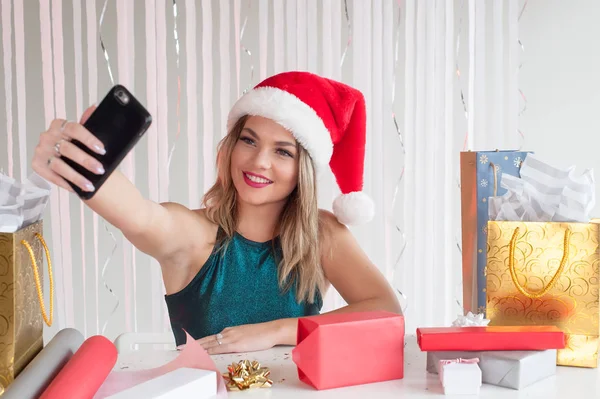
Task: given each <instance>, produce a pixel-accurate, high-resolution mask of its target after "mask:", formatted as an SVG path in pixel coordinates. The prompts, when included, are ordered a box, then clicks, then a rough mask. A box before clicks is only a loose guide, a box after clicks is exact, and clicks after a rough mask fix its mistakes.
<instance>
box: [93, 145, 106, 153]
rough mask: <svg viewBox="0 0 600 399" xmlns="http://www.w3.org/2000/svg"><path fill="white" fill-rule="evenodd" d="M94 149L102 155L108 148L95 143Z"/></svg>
mask: <svg viewBox="0 0 600 399" xmlns="http://www.w3.org/2000/svg"><path fill="white" fill-rule="evenodd" d="M94 150H95V151H96V152H97V153H98V154H100V155H105V154H106V150H105V149H104V148H102V147H101V146H99V145H98V144H95V145H94Z"/></svg>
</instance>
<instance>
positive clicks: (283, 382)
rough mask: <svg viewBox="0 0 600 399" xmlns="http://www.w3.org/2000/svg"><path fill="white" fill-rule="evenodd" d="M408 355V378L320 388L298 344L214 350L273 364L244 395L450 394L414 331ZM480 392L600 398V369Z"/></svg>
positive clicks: (148, 363) (138, 358)
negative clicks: (310, 379) (298, 354)
mask: <svg viewBox="0 0 600 399" xmlns="http://www.w3.org/2000/svg"><path fill="white" fill-rule="evenodd" d="M407 342H408V343H407V346H406V352H405V358H404V367H405V368H404V379H402V380H395V381H386V382H379V383H374V384H366V385H359V386H354V387H346V388H337V389H331V390H324V391H317V390H315V389H314V388H312V387H311V386H309V385H306V384H304V383H303V382H301V381H300V380H299V379H298V374H297V371H296V366H295V364H294V362H293V361H292V356H291V351H292V349H293V347H276V348H273V349H270V350H267V351H262V352H252V353H246V354H231V355H217V356H213V360H214V362H215V364H216V365H217V367H218V368H219V370H220V371H221V372H225V371H226V370H227V365H229V364H231V363H233V362H238V361H240V360H242V359H248V360H257V361H259V362H260V363H261V364H262V365H264V366H266V367H269V368H270V369H271V379H272V380H273V387H271V388H261V389H252V390H248V391H241V392H239V391H238V392H230V393H229V396H230V397H231V398H233V399H239V398H251V399H262V398H290V399H301V398H334V399H339V398H348V399H354V398H361V399H362V398H378V399H379V398H381V399H384V398H394V399H398V398H407V397H410V398H435V397H444V398H445V397H446V396H444V395H443V393H442V388H441V385H440V382H439V379H438V376H437V375H434V374H429V373H427V372H426V371H425V362H426V354H425V353H423V352H420V350H419V348H418V347H417V344H416V340H415V338H414V337H410V336H409V337H407ZM176 356H177V352H176V351H152V350H146V351H137V352H132V353H127V354H124V355H121V356H120V357H119V360H118V362H117V365H116V366H115V370H122V369H128V370H141V369H146V368H153V367H158V366H161V365H163V364H165V363H167V362H169V361H171V360H173V359H174V358H175V357H176ZM479 397H480V398H543V399H552V398H561V399H562V398H577V399H579V398H600V369H583V368H574V367H558V368H557V374H556V376H554V377H550V378H547V379H545V380H543V381H541V382H538V383H536V384H534V385H531V386H529V387H527V388H525V389H522V390H520V391H517V390H512V389H507V388H501V387H497V386H493V385H487V384H484V385H482V387H481V393H480V395H479Z"/></svg>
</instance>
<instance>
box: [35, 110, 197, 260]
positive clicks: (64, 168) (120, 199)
mask: <svg viewBox="0 0 600 399" xmlns="http://www.w3.org/2000/svg"><path fill="white" fill-rule="evenodd" d="M93 110H94V107H90V108H88V109H87V110H86V111H85V113H84V114H83V116H82V118H81V122H80V123H75V122H69V123H65V121H64V120H60V119H57V120H55V121H53V122H52V123H51V125H50V128H49V129H48V130H47V131H45V132H44V133H42V134H41V135H40V140H39V143H38V145H37V147H36V149H35V155H34V157H33V161H32V166H33V169H34V171H35V172H36V173H38V174H39V175H40V176H42V177H43V178H45V179H46V180H48V181H50V182H52V183H54V184H56V185H58V186H60V187H62V188H64V189H66V190H69V191H71V192H72V191H73V190H72V189H71V187H70V186H69V184H67V180H68V181H70V182H72V183H73V184H75V185H76V186H78V187H80V188H81V189H82V190H84V191H93V190H94V187H92V186H91V183H90V182H89V181H87V180H86V179H85V178H84V177H83V176H82V175H80V174H79V173H77V172H76V171H75V170H73V169H72V168H71V167H70V166H69V165H67V164H66V163H65V162H64V161H63V160H62V159H60V157H59V156H58V154H57V153H56V147H55V146H56V144H57V143H59V142H60V146H59V151H60V156H62V157H67V158H69V159H71V160H72V161H74V162H76V163H78V164H80V165H82V166H83V167H84V168H86V169H88V170H89V171H91V172H93V173H97V174H101V173H103V170H102V165H101V164H100V162H98V161H97V160H96V159H94V158H93V157H91V156H89V155H88V154H86V153H85V152H84V151H82V150H81V149H79V148H77V147H76V146H75V145H74V144H72V143H71V142H70V140H72V139H76V140H78V141H80V142H82V143H83V144H85V145H86V146H87V147H89V148H90V149H91V150H92V151H95V152H97V153H100V154H102V153H103V152H104V150H103V145H102V142H101V141H100V140H98V139H97V138H96V137H95V136H94V135H93V134H91V133H90V132H89V131H88V130H87V129H85V128H84V127H83V126H82V123H84V122H85V120H87V118H88V117H89V116H90V115H91V113H92V112H93ZM85 203H86V204H87V205H88V206H89V207H90V208H91V209H92V210H93V211H94V212H96V213H98V214H99V215H100V216H102V217H103V218H104V219H106V220H107V221H108V222H109V223H110V224H112V225H113V226H115V227H116V228H118V229H119V230H121V231H122V232H123V234H124V235H125V237H126V238H127V239H128V240H129V241H130V242H131V243H132V244H133V245H134V246H135V247H137V248H138V249H139V250H140V251H142V252H145V253H147V254H149V255H150V256H152V257H154V258H155V259H157V260H158V261H159V262H161V264H163V265H164V264H168V263H170V262H169V260H170V259H171V258H173V257H174V256H175V254H185V253H186V251H182V250H183V249H185V247H186V245H191V244H190V243H188V242H186V240H185V239H177V240H175V239H172V237H173V234H174V232H175V229H176V226H178V225H179V226H180V227H181V224H180V223H181V219H183V223H186V222H185V220H187V219H189V218H185V217H183V215H185V214H186V213H188V212H191V211H189V210H188V209H187V208H185V207H183V206H181V205H176V204H170V203H168V204H157V203H155V202H152V201H150V200H147V199H145V198H144V197H143V196H142V194H141V193H140V192H139V190H138V189H137V188H136V187H135V186H134V185H133V184H132V183H131V182H130V181H129V180H128V179H127V178H126V177H125V176H124V175H123V174H122V173H120V172H119V171H115V172H113V173H112V174H111V176H110V177H109V178H108V179H107V180H106V182H105V183H104V184H103V185H102V187H101V188H100V189H99V190H98V192H97V193H95V195H94V196H93V197H92V198H91V199H90V200H87V201H85ZM178 263H179V264H182V263H186V262H181V261H180V262H178Z"/></svg>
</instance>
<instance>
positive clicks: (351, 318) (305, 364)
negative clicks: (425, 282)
mask: <svg viewBox="0 0 600 399" xmlns="http://www.w3.org/2000/svg"><path fill="white" fill-rule="evenodd" d="M292 359H293V360H294V363H296V366H298V377H299V378H300V380H301V381H303V382H305V383H307V384H309V385H312V386H313V387H315V388H316V389H330V388H338V387H345V386H352V385H360V384H367V383H371V382H378V381H388V380H395V379H400V378H403V377H404V317H402V316H401V315H398V314H395V313H390V312H383V311H377V312H356V313H345V314H331V315H322V316H311V317H304V318H300V319H299V320H298V340H297V346H296V348H294V350H293V351H292Z"/></svg>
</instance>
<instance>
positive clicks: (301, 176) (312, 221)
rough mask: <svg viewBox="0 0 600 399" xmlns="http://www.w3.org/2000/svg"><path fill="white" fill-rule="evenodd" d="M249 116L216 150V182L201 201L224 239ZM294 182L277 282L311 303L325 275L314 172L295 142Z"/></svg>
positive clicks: (233, 214) (232, 222)
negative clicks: (237, 153)
mask: <svg viewBox="0 0 600 399" xmlns="http://www.w3.org/2000/svg"><path fill="white" fill-rule="evenodd" d="M247 119H248V116H244V117H242V118H240V119H239V120H238V121H237V123H236V124H235V125H234V126H233V128H232V129H231V131H229V132H228V134H227V136H225V137H224V138H223V140H221V142H220V143H219V146H218V151H217V180H216V182H215V184H214V185H213V186H212V187H211V188H210V190H208V192H207V193H206V194H205V196H204V199H203V201H202V202H203V205H204V206H205V207H206V216H207V218H208V219H209V220H210V221H211V222H212V223H215V224H217V225H218V226H220V227H221V228H222V229H223V231H224V232H225V235H226V239H231V237H233V234H234V233H235V229H236V227H237V222H238V220H237V217H238V215H237V209H236V208H237V191H236V189H235V186H234V184H233V180H232V178H231V154H232V153H233V149H234V147H235V145H236V143H237V141H238V139H239V137H240V134H241V133H242V130H243V128H244V125H245V123H246V121H247ZM298 162H299V170H298V185H297V186H296V188H295V189H294V191H293V192H292V193H291V194H290V196H289V197H288V200H287V203H286V205H285V207H284V209H283V212H282V213H281V217H280V223H279V239H280V242H281V249H282V254H283V256H282V258H281V260H280V261H279V266H278V278H279V286H280V288H281V289H282V290H283V291H287V290H289V289H290V288H291V287H292V286H293V285H294V284H295V285H296V298H297V300H298V302H301V301H307V302H309V303H313V302H314V299H315V296H316V294H321V293H323V292H324V288H325V276H324V274H323V269H322V268H321V260H320V255H319V254H320V252H319V235H320V234H319V232H320V229H319V209H318V206H317V188H316V174H315V169H314V166H313V163H312V159H311V158H310V156H309V154H308V152H307V151H306V150H305V149H304V148H303V147H302V146H300V145H299V146H298Z"/></svg>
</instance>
